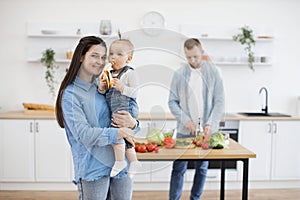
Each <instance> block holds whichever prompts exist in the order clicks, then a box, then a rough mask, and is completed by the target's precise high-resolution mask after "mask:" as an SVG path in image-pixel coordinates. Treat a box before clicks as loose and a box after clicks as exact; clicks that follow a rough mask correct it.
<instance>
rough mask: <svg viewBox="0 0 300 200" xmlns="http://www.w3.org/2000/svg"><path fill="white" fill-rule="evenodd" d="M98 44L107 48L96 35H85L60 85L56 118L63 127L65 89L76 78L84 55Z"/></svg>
mask: <svg viewBox="0 0 300 200" xmlns="http://www.w3.org/2000/svg"><path fill="white" fill-rule="evenodd" d="M98 44H100V45H101V46H103V47H105V49H106V44H105V42H104V41H103V40H102V39H101V38H99V37H96V36H87V37H83V38H81V39H80V41H79V43H78V45H77V47H76V49H75V51H74V55H73V58H72V61H71V64H70V67H69V70H68V72H67V74H66V76H65V77H64V79H63V81H62V83H61V85H60V88H59V91H58V95H57V99H56V106H55V111H56V120H57V122H58V124H59V126H60V127H61V128H64V117H63V110H62V105H61V104H62V96H63V93H64V90H65V89H66V87H67V86H68V85H69V84H70V83H71V82H72V81H74V80H75V78H76V76H77V74H78V71H79V69H80V66H81V58H82V56H84V55H85V54H86V52H87V51H88V50H89V49H90V48H91V46H93V45H98Z"/></svg>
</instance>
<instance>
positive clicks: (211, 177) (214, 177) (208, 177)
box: [206, 176, 217, 179]
mask: <svg viewBox="0 0 300 200" xmlns="http://www.w3.org/2000/svg"><path fill="white" fill-rule="evenodd" d="M206 178H207V179H216V178H217V176H206Z"/></svg>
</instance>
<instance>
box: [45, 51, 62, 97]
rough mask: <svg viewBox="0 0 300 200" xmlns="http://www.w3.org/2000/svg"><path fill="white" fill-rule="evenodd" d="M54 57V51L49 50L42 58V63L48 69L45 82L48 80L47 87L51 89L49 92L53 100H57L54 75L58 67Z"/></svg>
mask: <svg viewBox="0 0 300 200" xmlns="http://www.w3.org/2000/svg"><path fill="white" fill-rule="evenodd" d="M54 55H55V52H54V50H53V49H51V48H49V49H46V50H45V51H44V52H43V55H42V58H41V63H42V64H43V65H45V67H46V73H45V80H46V83H47V86H48V87H49V92H50V94H51V97H52V99H54V98H55V87H54V84H55V78H54V73H55V68H57V67H58V66H57V65H56V63H55V59H54Z"/></svg>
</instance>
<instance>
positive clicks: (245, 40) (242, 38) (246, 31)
mask: <svg viewBox="0 0 300 200" xmlns="http://www.w3.org/2000/svg"><path fill="white" fill-rule="evenodd" d="M240 29H241V30H242V33H239V34H237V35H234V36H233V37H232V38H233V40H234V41H237V42H240V43H241V45H245V48H244V49H245V51H246V53H247V55H248V66H249V68H250V69H251V70H253V71H254V67H253V62H254V53H253V51H252V45H255V40H254V37H253V31H252V29H251V28H250V27H249V26H247V25H245V26H243V27H242V28H240Z"/></svg>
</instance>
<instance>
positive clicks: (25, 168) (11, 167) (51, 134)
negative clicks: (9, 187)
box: [0, 119, 71, 182]
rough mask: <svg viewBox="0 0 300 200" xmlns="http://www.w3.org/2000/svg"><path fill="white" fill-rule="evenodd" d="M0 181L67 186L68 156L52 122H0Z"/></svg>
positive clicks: (64, 140)
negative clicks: (57, 183) (58, 183)
mask: <svg viewBox="0 0 300 200" xmlns="http://www.w3.org/2000/svg"><path fill="white" fill-rule="evenodd" d="M0 124H1V126H0V129H1V132H0V139H1V140H0V141H1V151H0V154H1V156H0V159H1V166H0V169H1V174H0V178H1V181H4V182H5V181H7V182H16V181H17V182H20V181H26V182H30V181H32V182H51V181H54V182H70V181H71V155H70V150H69V147H68V144H67V141H66V136H65V134H64V131H63V130H62V129H60V128H59V127H58V125H57V123H56V121H55V120H31V119H30V120H21V119H14V120H0Z"/></svg>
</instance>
